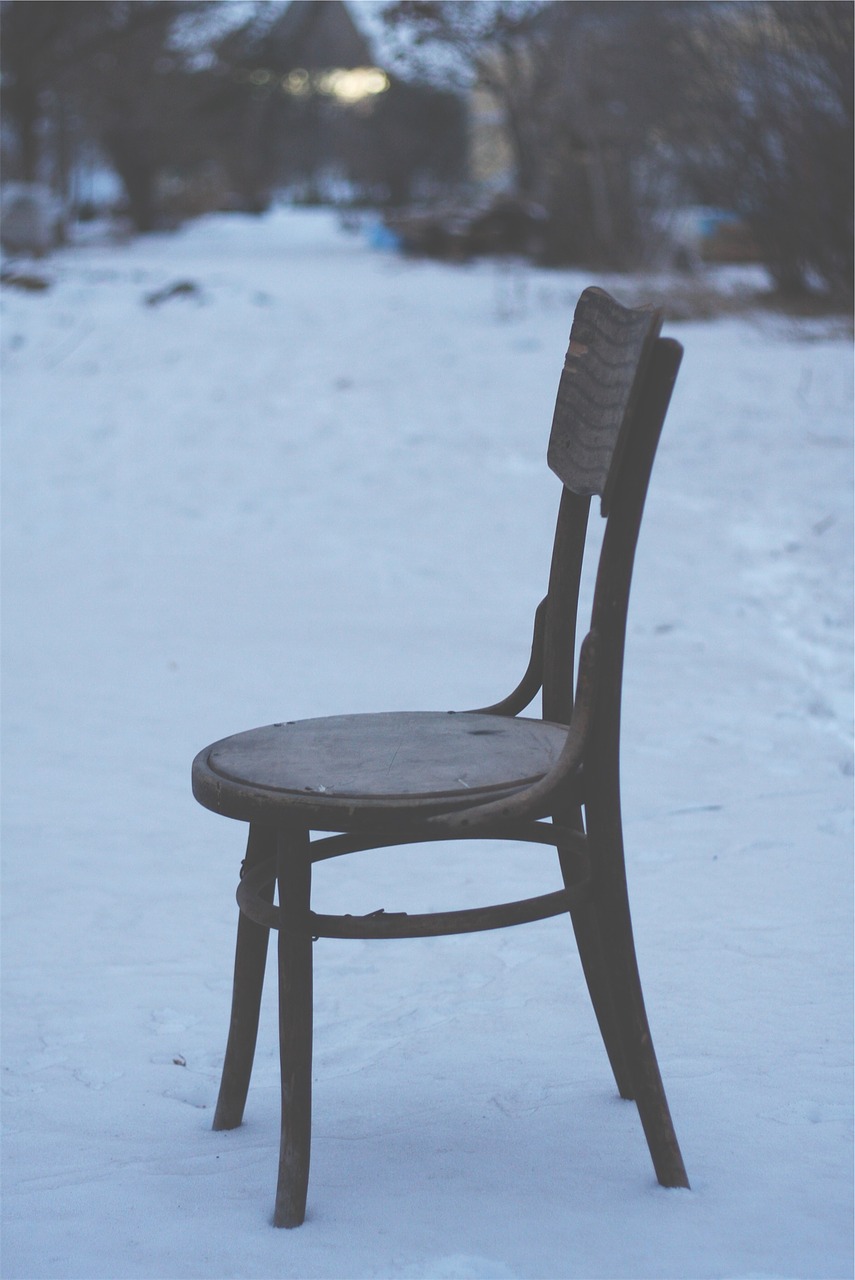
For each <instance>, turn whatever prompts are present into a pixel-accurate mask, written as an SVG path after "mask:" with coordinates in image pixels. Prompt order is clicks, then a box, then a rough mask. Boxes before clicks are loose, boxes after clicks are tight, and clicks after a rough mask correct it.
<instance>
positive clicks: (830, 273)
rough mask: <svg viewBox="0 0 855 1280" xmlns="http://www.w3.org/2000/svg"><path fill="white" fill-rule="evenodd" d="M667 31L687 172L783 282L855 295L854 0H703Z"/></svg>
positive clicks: (793, 289)
mask: <svg viewBox="0 0 855 1280" xmlns="http://www.w3.org/2000/svg"><path fill="white" fill-rule="evenodd" d="M673 35H674V39H675V42H676V45H677V47H678V49H679V57H680V60H681V62H682V65H683V66H684V68H685V71H686V77H685V91H684V96H683V100H682V109H681V112H680V116H679V119H678V120H675V122H674V128H673V132H672V136H673V137H674V139H675V141H676V144H677V151H676V155H677V159H678V163H679V166H680V168H681V171H682V172H683V174H684V175H685V177H686V179H687V180H688V181H689V182H690V183H691V184H692V186H693V187H694V189H695V190H696V191H697V192H698V194H699V195H700V197H701V198H702V199H705V200H707V201H710V202H712V203H716V204H721V205H724V206H725V207H727V208H730V209H733V210H735V211H737V212H738V213H740V214H741V215H742V216H743V218H744V219H745V220H746V221H747V223H748V224H749V226H750V227H751V229H752V232H753V235H754V239H755V241H756V243H757V245H758V248H759V250H760V253H761V255H762V258H763V260H764V262H765V263H766V264H767V266H768V267H769V270H770V272H771V274H772V276H773V278H774V280H775V282H776V283H777V285H778V286H779V288H780V289H781V290H782V291H783V292H785V293H788V294H798V293H804V292H805V291H807V290H809V289H817V288H819V289H821V290H822V291H824V292H825V293H828V294H831V295H834V296H838V297H840V298H842V299H849V298H851V295H852V275H853V252H852V245H853V225H852V206H853V198H852V197H853V9H852V5H851V4H849V3H839V2H837V0H810V2H807V3H806V2H804V0H790V2H789V3H777V2H774V0H773V2H771V3H763V2H762V0H757V3H753V4H747V5H733V6H731V5H716V6H711V7H706V6H704V7H703V8H702V9H700V10H699V11H698V12H696V13H695V16H694V20H693V22H692V23H691V24H682V25H680V26H675V27H674V29H673Z"/></svg>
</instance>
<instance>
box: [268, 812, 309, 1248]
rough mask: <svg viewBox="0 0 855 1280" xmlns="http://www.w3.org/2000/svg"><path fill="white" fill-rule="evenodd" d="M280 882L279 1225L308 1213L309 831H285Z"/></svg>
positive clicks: (281, 840) (281, 841) (279, 854)
mask: <svg viewBox="0 0 855 1280" xmlns="http://www.w3.org/2000/svg"><path fill="white" fill-rule="evenodd" d="M277 876H278V881H279V916H280V925H279V1058H280V1075H281V1083H282V1129H281V1138H280V1148H279V1182H278V1185H277V1189H276V1208H275V1212H274V1217H273V1221H274V1225H275V1226H277V1227H299V1226H300V1224H301V1222H303V1220H304V1218H305V1216H306V1192H307V1189H308V1184H309V1157H310V1153H311V1140H312V930H311V925H310V920H309V913H310V899H311V887H312V861H311V851H310V848H309V833H308V831H305V830H294V829H288V830H282V831H280V833H279V839H278V847H277Z"/></svg>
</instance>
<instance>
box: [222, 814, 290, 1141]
mask: <svg viewBox="0 0 855 1280" xmlns="http://www.w3.org/2000/svg"><path fill="white" fill-rule="evenodd" d="M275 855H276V832H275V831H274V830H273V829H272V828H270V827H261V826H259V825H257V824H255V823H254V824H252V825H251V826H250V828H249V839H248V840H247V845H246V858H245V860H244V869H245V870H246V871H249V870H250V869H251V868H252V867H254V866H256V865H257V864H258V863H259V862H264V861H265V860H266V859H268V858H273V857H275ZM261 892H262V893H263V895H264V897H265V898H266V899H267V901H268V902H272V901H273V885H272V884H271V885H270V886H269V888H265V889H263V890H261ZM269 936H270V930H269V929H268V928H266V927H265V926H264V925H260V924H256V923H255V921H254V920H250V918H249V917H248V916H245V915H244V914H243V912H241V913H240V916H239V918H238V928H237V943H236V945H235V976H234V985H233V988H232V1013H231V1022H230V1024H229V1038H228V1043H227V1045H226V1056H225V1061H224V1062H223V1074H222V1078H221V1080H220V1093H219V1097H218V1098H217V1109H216V1111H215V1112H214V1124H213V1128H214V1129H236V1128H237V1127H238V1125H239V1124H240V1122H241V1120H242V1119H243V1112H244V1107H245V1106H246V1095H247V1092H248V1090H249V1079H250V1076H251V1074H252V1063H253V1059H254V1057H255V1042H256V1039H257V1038H258V1015H259V1011H260V1009H261V990H262V986H263V984H264V966H265V963H266V960H267V942H268V938H269Z"/></svg>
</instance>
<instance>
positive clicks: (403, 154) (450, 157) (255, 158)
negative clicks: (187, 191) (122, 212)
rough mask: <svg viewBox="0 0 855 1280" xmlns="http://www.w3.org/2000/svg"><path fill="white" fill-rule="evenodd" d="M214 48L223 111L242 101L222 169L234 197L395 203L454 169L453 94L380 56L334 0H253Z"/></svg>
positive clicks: (458, 108)
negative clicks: (254, 8)
mask: <svg viewBox="0 0 855 1280" xmlns="http://www.w3.org/2000/svg"><path fill="white" fill-rule="evenodd" d="M219 54H220V57H221V59H222V61H223V64H224V65H225V66H227V67H228V68H229V70H230V76H231V83H232V93H231V94H230V95H229V98H228V111H229V112H230V113H231V117H230V119H234V111H235V98H238V99H240V113H239V114H240V120H241V127H240V129H239V130H237V131H234V130H233V138H232V140H231V144H230V157H231V159H230V170H231V175H232V181H233V183H234V186H235V187H236V189H237V190H238V191H239V192H240V195H241V203H242V205H243V207H246V208H254V207H257V208H263V207H265V206H266V204H267V203H268V202H269V199H270V195H271V193H272V191H273V189H274V188H279V189H282V188H284V189H286V190H288V191H290V193H291V194H292V195H294V196H296V197H299V198H302V199H309V200H315V199H317V200H329V199H343V200H348V199H356V198H359V199H366V198H367V199H369V200H373V201H377V202H383V203H386V202H389V201H392V202H395V203H398V202H401V201H403V200H406V199H408V198H409V197H410V196H411V195H412V193H413V191H414V190H418V189H419V187H420V186H424V185H425V184H427V185H430V183H432V182H442V181H446V180H449V179H450V178H451V177H456V176H458V174H459V172H460V170H461V168H462V165H463V163H464V159H465V155H464V151H465V128H464V118H463V105H462V103H461V102H460V100H459V99H457V98H456V97H455V96H454V95H452V94H448V93H443V92H442V91H439V90H436V89H431V88H427V87H424V86H420V85H411V84H405V83H402V82H401V81H400V80H397V79H396V78H394V77H393V76H391V75H390V74H389V73H388V72H387V71H385V70H384V69H383V68H382V67H380V66H378V65H377V63H376V62H375V60H374V55H373V52H372V49H371V46H370V43H369V41H368V39H367V37H366V35H365V34H364V33H363V32H362V31H361V30H360V29H359V27H358V26H357V24H356V22H355V21H354V18H353V15H352V12H351V10H350V9H349V8H348V6H347V5H346V4H344V3H342V2H341V0H293V2H292V3H291V4H290V5H288V7H287V8H286V9H285V10H284V11H281V10H278V11H276V12H275V13H274V14H273V16H272V17H271V15H270V12H269V11H268V10H262V11H261V12H260V13H259V14H258V15H257V17H256V18H255V19H254V20H253V21H252V22H251V23H250V24H249V25H248V26H246V27H242V28H240V29H239V30H237V31H235V32H233V33H232V34H231V35H230V36H228V37H227V38H226V39H225V40H224V41H223V42H222V44H221V46H220V49H219Z"/></svg>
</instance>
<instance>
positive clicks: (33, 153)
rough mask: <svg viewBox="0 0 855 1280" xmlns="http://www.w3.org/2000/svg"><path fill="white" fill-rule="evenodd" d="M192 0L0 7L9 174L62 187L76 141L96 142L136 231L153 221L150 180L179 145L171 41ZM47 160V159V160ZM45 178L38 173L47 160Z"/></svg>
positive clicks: (184, 96)
mask: <svg viewBox="0 0 855 1280" xmlns="http://www.w3.org/2000/svg"><path fill="white" fill-rule="evenodd" d="M204 7H205V6H204V5H203V4H202V3H201V2H200V0H135V2H133V3H121V2H113V0H77V2H76V3H74V4H66V3H63V0H41V2H40V3H38V4H34V3H31V2H29V0H3V3H2V6H0V27H1V28H2V37H3V38H2V101H3V106H4V110H5V112H6V119H7V122H8V123H9V124H10V125H11V128H12V130H13V132H14V134H15V135H16V140H17V151H18V157H17V159H18V163H17V171H18V174H19V176H20V177H21V178H22V179H23V180H24V181H33V180H35V179H37V178H42V179H45V178H47V179H48V180H51V181H53V182H54V184H55V185H61V183H62V177H63V172H64V171H67V169H68V167H69V163H70V161H69V158H68V156H67V155H64V152H65V151H66V150H67V148H68V146H69V145H70V143H71V140H72V139H73V137H74V136H75V135H80V134H83V135H86V136H88V137H90V138H93V139H97V141H98V142H99V143H101V144H102V145H103V147H104V148H105V150H106V152H107V153H108V155H109V157H110V159H111V160H112V163H113V165H114V167H115V169H116V172H117V173H118V175H119V177H120V178H121V180H122V182H123V184H124V187H125V191H126V195H127V200H128V205H129V208H130V212H131V215H132V217H133V219H134V221H135V223H136V225H137V227H138V228H139V229H140V230H143V231H144V230H149V229H150V228H151V227H152V226H153V225H154V224H155V222H156V219H157V207H156V205H157V202H156V195H155V184H156V179H157V176H158V173H159V172H160V171H161V169H162V168H163V166H164V164H166V163H167V162H168V161H169V160H170V159H172V158H173V157H175V156H176V155H177V154H179V153H180V151H181V148H182V147H183V146H184V145H185V143H186V136H187V131H186V129H185V128H184V126H185V125H186V124H187V123H188V122H189V120H190V116H191V114H192V112H191V110H190V102H191V97H192V95H191V93H190V84H191V80H192V77H190V75H189V73H188V71H187V68H186V67H185V66H184V65H183V59H182V55H181V53H180V52H179V51H178V50H176V49H174V48H172V46H171V44H170V36H171V33H172V30H173V28H174V25H175V23H176V22H177V21H179V20H180V19H182V18H185V17H186V16H187V15H188V14H191V13H194V12H198V11H200V10H201V9H203V8H204ZM48 153H49V154H48ZM49 159H50V160H52V162H53V164H52V167H53V170H54V171H53V172H52V173H45V168H46V165H47V162H48V160H49Z"/></svg>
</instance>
